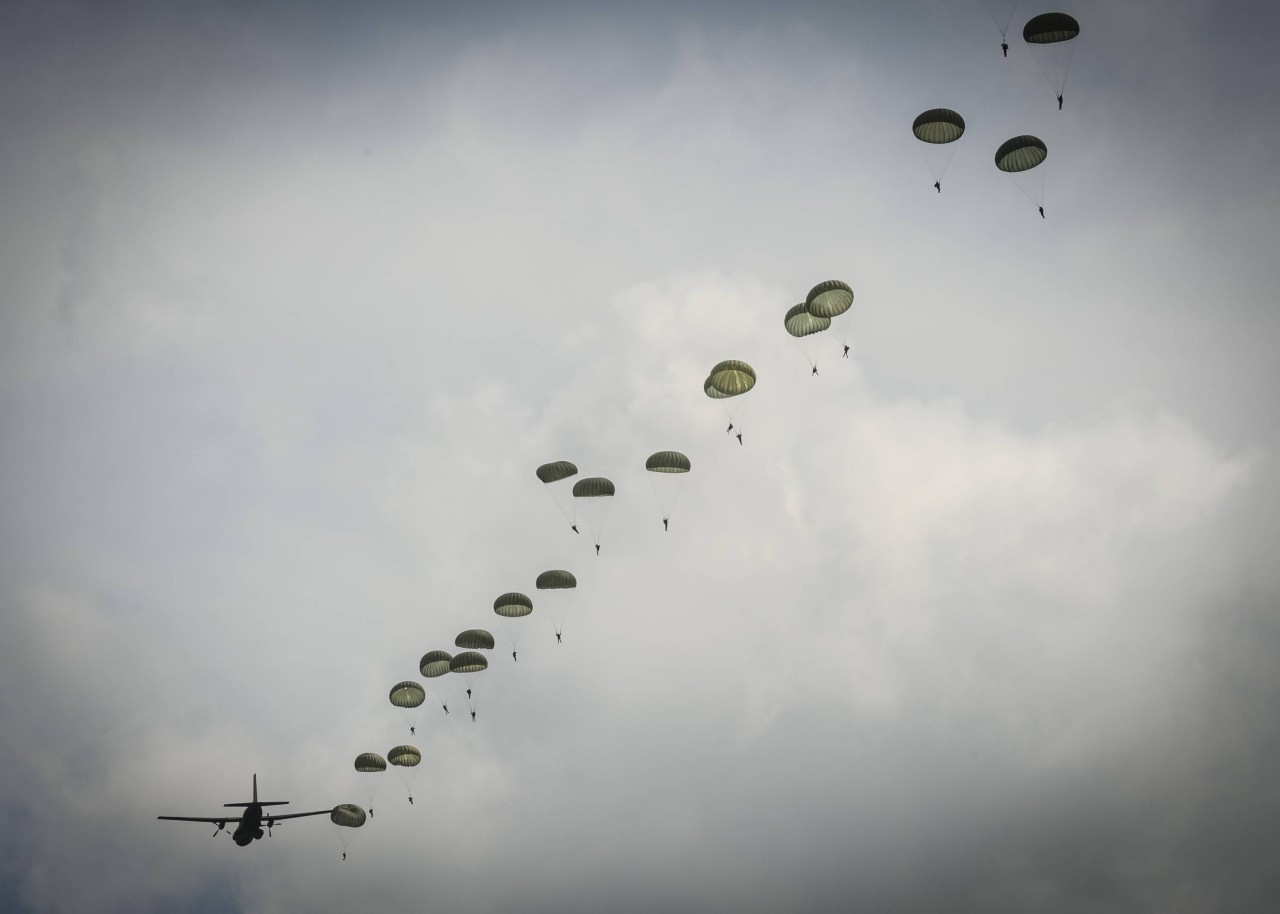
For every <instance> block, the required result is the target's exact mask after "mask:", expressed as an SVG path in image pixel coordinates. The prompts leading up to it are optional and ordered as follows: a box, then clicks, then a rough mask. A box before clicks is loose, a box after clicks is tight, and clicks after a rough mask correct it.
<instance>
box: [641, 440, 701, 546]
mask: <svg viewBox="0 0 1280 914" xmlns="http://www.w3.org/2000/svg"><path fill="white" fill-rule="evenodd" d="M644 468H645V469H646V470H648V471H649V472H648V473H646V474H645V475H647V476H649V482H650V484H651V485H652V486H653V496H654V498H656V499H657V500H658V508H659V509H660V510H661V511H662V529H664V530H666V529H667V522H668V521H669V520H670V519H671V509H672V508H674V507H675V504H676V500H677V499H678V498H679V497H680V490H681V489H683V488H684V481H685V479H686V478H687V477H688V475H689V471H690V470H691V469H693V464H691V463H690V462H689V458H688V457H686V456H685V455H684V454H681V453H680V452H679V451H656V452H655V453H653V454H650V455H649V459H648V460H646V461H645V462H644Z"/></svg>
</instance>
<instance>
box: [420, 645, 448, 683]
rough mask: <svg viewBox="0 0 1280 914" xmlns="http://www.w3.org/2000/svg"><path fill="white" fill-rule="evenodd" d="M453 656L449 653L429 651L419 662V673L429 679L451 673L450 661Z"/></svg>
mask: <svg viewBox="0 0 1280 914" xmlns="http://www.w3.org/2000/svg"><path fill="white" fill-rule="evenodd" d="M452 659H453V654H450V653H449V652H448V651H427V652H426V653H425V654H423V655H422V660H420V661H419V662H418V672H420V673H421V674H422V675H423V676H425V677H427V678H428V679H435V678H436V677H437V676H443V675H444V674H445V673H447V672H449V661H450V660H452Z"/></svg>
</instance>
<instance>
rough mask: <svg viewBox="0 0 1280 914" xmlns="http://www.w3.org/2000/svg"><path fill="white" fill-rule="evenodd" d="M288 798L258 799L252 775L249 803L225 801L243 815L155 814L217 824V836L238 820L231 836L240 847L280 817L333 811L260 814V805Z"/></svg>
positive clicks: (255, 779)
mask: <svg viewBox="0 0 1280 914" xmlns="http://www.w3.org/2000/svg"><path fill="white" fill-rule="evenodd" d="M288 802H289V801H288V800H259V799H258V776H257V775H256V774H255V775H254V776H253V800H252V801H251V802H249V803H227V804H225V805H227V806H243V807H244V808H245V809H244V815H243V816H211V817H208V818H202V817H198V816H156V818H157V819H168V820H169V821H171V822H208V823H210V824H212V825H216V826H218V830H217V831H215V832H214V833H213V836H214V837H215V838H216V837H218V832H221V831H222V830H223V829H225V828H226V827H227V823H228V822H238V823H239V824H238V825H237V826H236V830H235V831H234V832H232V834H231V838H232V840H234V841H235V842H236V844H238V845H240V846H241V847H245V846H247V845H248V844H249V843H250V842H251V841H253V839H254V838H261V837H262V835H263V831H262V826H263V825H266V827H267V830H266V834H268V835H269V834H271V826H273V825H275V824H276V823H277V822H279V821H280V820H281V819H300V818H302V817H303V816H327V815H329V813H331V812H333V810H332V809H317V810H316V811H315V812H290V813H285V814H284V815H281V816H277V815H270V816H266V817H265V818H264V817H263V815H262V807H264V806H285V805H287V804H288Z"/></svg>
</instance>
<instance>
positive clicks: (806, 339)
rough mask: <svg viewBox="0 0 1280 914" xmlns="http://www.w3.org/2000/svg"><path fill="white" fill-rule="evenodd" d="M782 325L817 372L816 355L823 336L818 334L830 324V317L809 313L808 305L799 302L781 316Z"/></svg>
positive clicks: (819, 349)
mask: <svg viewBox="0 0 1280 914" xmlns="http://www.w3.org/2000/svg"><path fill="white" fill-rule="evenodd" d="M782 326H783V327H784V328H785V329H786V331H787V333H789V334H791V336H792V337H793V338H794V339H795V341H796V346H797V347H799V349H800V354H801V355H803V356H804V360H805V361H806V362H808V363H809V365H810V367H811V368H813V369H815V370H814V374H817V370H816V369H817V367H818V357H819V355H820V354H821V351H822V341H823V337H821V336H819V335H818V334H820V333H822V331H824V330H826V329H827V328H828V327H830V326H831V318H829V317H818V316H817V315H815V314H810V313H809V307H808V306H807V305H806V304H805V303H804V302H800V304H798V305H793V306H792V307H791V309H790V310H788V311H787V313H786V314H785V315H784V316H783V318H782Z"/></svg>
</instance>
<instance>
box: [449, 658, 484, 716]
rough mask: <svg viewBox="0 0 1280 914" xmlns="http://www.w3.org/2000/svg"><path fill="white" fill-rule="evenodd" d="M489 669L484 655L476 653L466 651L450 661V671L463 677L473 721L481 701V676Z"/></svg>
mask: <svg viewBox="0 0 1280 914" xmlns="http://www.w3.org/2000/svg"><path fill="white" fill-rule="evenodd" d="M488 668H489V661H488V660H487V659H485V656H484V654H480V653H477V652H476V651H464V652H463V653H461V654H454V656H453V660H451V661H449V671H450V672H451V673H458V674H460V675H461V676H462V682H463V684H464V685H465V687H466V690H467V707H468V708H470V709H471V713H472V715H473V717H472V719H473V720H474V715H475V713H476V705H477V704H478V703H479V700H480V695H479V692H480V683H481V679H480V674H481V673H483V672H484V671H485V670H487V669H488Z"/></svg>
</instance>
